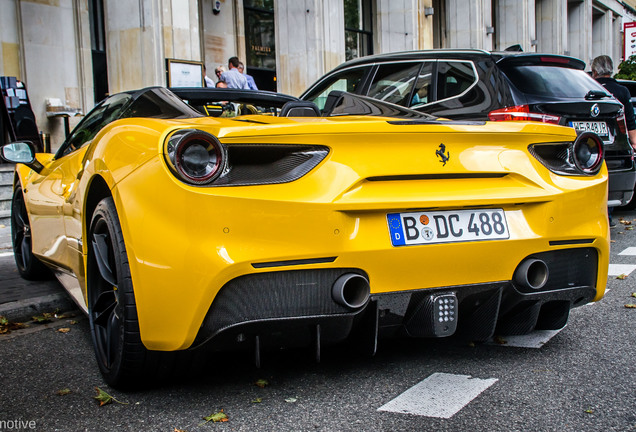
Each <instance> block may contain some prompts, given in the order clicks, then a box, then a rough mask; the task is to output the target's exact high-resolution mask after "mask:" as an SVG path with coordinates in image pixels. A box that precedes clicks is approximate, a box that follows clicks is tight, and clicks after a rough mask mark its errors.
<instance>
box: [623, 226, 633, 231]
mask: <svg viewBox="0 0 636 432" xmlns="http://www.w3.org/2000/svg"><path fill="white" fill-rule="evenodd" d="M625 229H626V230H628V231H631V230H633V229H634V227H633V226H629V227H626V228H625Z"/></svg>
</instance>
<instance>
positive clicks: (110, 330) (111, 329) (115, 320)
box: [105, 309, 121, 366]
mask: <svg viewBox="0 0 636 432" xmlns="http://www.w3.org/2000/svg"><path fill="white" fill-rule="evenodd" d="M120 331H121V322H120V320H119V316H118V315H117V310H116V309H114V310H113V312H112V313H111V314H110V319H109V320H108V326H107V327H106V347H105V348H106V359H107V361H108V364H109V366H110V365H111V364H112V363H113V361H114V359H115V355H116V353H117V352H118V351H119V333H120Z"/></svg>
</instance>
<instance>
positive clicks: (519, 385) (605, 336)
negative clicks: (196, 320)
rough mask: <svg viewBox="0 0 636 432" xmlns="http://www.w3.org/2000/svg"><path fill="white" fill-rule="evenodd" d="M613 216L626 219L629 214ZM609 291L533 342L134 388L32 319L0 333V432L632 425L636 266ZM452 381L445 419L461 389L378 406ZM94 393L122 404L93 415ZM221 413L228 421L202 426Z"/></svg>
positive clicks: (283, 357) (635, 420)
mask: <svg viewBox="0 0 636 432" xmlns="http://www.w3.org/2000/svg"><path fill="white" fill-rule="evenodd" d="M615 216H616V217H620V216H622V217H623V218H624V219H625V220H627V221H634V222H633V223H634V224H635V225H636V212H631V213H617V214H616V215H615ZM625 228H626V226H625V225H622V224H619V226H618V227H617V228H614V229H612V230H611V231H612V239H613V243H612V253H611V259H610V262H611V263H612V266H610V267H611V268H610V271H614V272H616V271H620V272H621V273H625V274H628V273H629V272H630V271H631V270H630V269H632V268H633V269H636V255H619V253H625V252H628V253H629V252H630V251H629V250H628V248H629V247H635V248H636V229H634V230H627V229H625ZM617 264H619V265H624V266H626V267H620V268H619V267H616V266H615V265H617ZM617 269H618V270H617ZM608 289H609V292H608V293H607V294H606V297H605V298H604V299H603V300H602V301H601V302H599V303H596V304H591V305H587V306H583V307H580V308H578V309H575V310H573V311H572V313H571V316H570V321H569V324H568V326H567V327H566V328H565V329H563V330H562V331H560V332H558V333H557V334H553V335H552V334H551V335H549V336H553V337H552V338H551V339H550V340H549V341H548V342H547V343H545V344H544V345H543V346H542V347H540V348H519V347H513V346H511V345H514V343H513V341H512V339H510V340H499V343H492V344H480V345H476V346H471V345H467V344H465V343H459V342H456V341H453V340H445V339H441V340H433V341H431V340H426V341H419V340H410V341H382V342H381V344H380V347H379V352H378V354H377V355H376V356H375V357H374V358H365V357H363V356H360V355H358V354H356V353H353V352H350V351H349V350H348V349H346V348H343V347H331V348H328V349H326V350H325V352H323V359H322V362H321V363H320V364H316V363H314V362H313V360H312V355H311V353H310V352H309V351H308V350H307V351H303V350H288V351H281V352H275V353H265V354H264V356H263V365H262V368H261V369H256V368H254V367H253V365H252V364H251V362H250V356H249V355H242V354H232V355H218V356H217V357H216V358H215V359H214V360H213V361H212V362H210V363H209V364H207V365H206V368H205V372H204V373H200V374H198V375H197V376H195V377H190V378H186V379H183V380H180V381H177V382H172V383H167V384H166V383H164V384H163V385H162V386H158V387H156V388H152V389H149V390H146V391H143V392H136V393H122V392H118V391H115V390H112V389H110V388H108V387H107V386H106V385H105V384H104V382H103V380H102V378H101V376H100V374H99V371H98V369H97V366H96V364H95V361H94V358H93V352H92V346H91V341H90V335H89V333H88V322H87V320H86V319H85V318H83V317H81V316H80V317H76V318H74V320H76V321H77V323H71V322H70V319H68V318H67V319H62V320H57V321H56V322H54V323H53V324H49V325H47V326H42V325H40V326H37V325H35V324H33V325H31V326H30V327H29V328H28V329H24V330H19V331H15V332H12V333H11V334H9V335H4V336H0V431H5V430H38V431H40V430H41V431H82V430H86V431H120V430H131V431H166V432H168V431H170V432H173V431H174V430H175V428H176V429H182V430H187V431H189V432H194V431H213V430H218V431H230V430H232V431H234V430H236V431H349V430H351V431H354V430H355V431H360V430H362V431H377V430H383V431H433V430H434V431H557V430H558V431H577V432H578V431H630V430H634V431H636V345H635V342H636V309H630V308H626V307H625V305H626V304H630V303H636V298H634V297H631V293H634V292H636V271H634V273H632V274H630V275H628V276H627V278H625V279H623V280H621V279H617V278H616V277H615V276H610V278H609V282H608ZM166 319H167V320H169V319H170V317H169V316H167V317H166ZM59 328H69V329H70V331H68V332H66V333H62V332H59V331H57V329H59ZM504 342H505V343H504ZM440 374H441V375H440ZM467 376H469V377H471V378H470V379H469V378H468V377H467ZM449 377H450V378H452V379H451V381H452V382H455V381H457V379H458V380H459V381H467V382H468V381H470V382H472V383H475V384H477V385H480V384H484V385H483V386H482V387H483V388H481V389H480V390H479V391H476V394H475V395H474V398H473V399H472V400H470V398H468V399H469V400H468V402H467V403H464V402H466V401H464V402H461V401H460V402H459V403H458V406H459V409H458V411H457V412H456V413H455V414H452V415H451V416H450V417H449V418H442V417H443V415H438V414H436V411H435V410H436V409H438V408H439V409H441V410H442V411H443V409H444V408H447V407H448V406H451V405H453V404H455V403H456V402H457V400H455V399H462V397H464V396H466V395H467V394H468V393H470V392H469V391H468V390H466V389H465V388H464V387H462V384H457V385H456V386H455V387H454V384H452V383H451V384H450V385H449V386H444V385H442V386H439V385H438V386H437V387H436V388H437V389H438V390H439V392H438V393H437V394H435V395H433V396H432V397H431V395H430V394H429V395H428V399H429V400H423V399H425V398H426V397H427V396H426V394H425V393H424V394H419V395H418V394H415V396H414V398H411V399H410V401H406V402H405V401H404V400H403V399H402V398H401V399H398V401H397V402H395V404H397V405H399V404H400V403H402V405H401V407H398V411H399V410H403V411H409V410H410V409H411V408H413V406H412V405H413V404H415V405H418V406H419V407H420V408H421V405H426V404H429V408H431V406H430V403H431V399H436V400H437V402H439V404H438V405H435V403H433V405H432V408H431V412H432V414H431V413H429V414H428V415H414V414H405V413H402V412H388V411H380V410H378V409H379V408H380V407H383V406H385V404H387V403H388V402H390V401H391V400H393V399H394V398H398V397H400V396H401V395H402V396H404V393H405V392H407V391H408V390H409V389H411V388H412V387H413V386H415V385H417V384H418V383H421V382H422V381H423V380H426V379H428V380H429V381H424V383H423V384H421V386H422V385H423V386H426V383H427V382H430V380H432V379H441V380H444V379H447V378H449ZM453 377H454V378H453ZM458 377H459V378H458ZM259 379H264V380H266V381H267V383H268V385H267V386H265V387H264V388H261V387H258V386H257V385H255V382H256V381H257V380H259ZM453 380H455V381H453ZM95 387H101V388H102V389H104V390H105V391H106V392H108V393H109V394H111V395H112V396H114V397H115V398H117V399H118V400H119V401H121V402H125V404H120V403H112V404H109V405H105V406H102V407H100V406H99V405H98V403H97V402H96V401H95V400H94V399H93V396H95V395H96V390H95ZM418 388H419V387H418ZM63 389H69V390H70V393H69V394H66V395H62V396H60V395H58V394H57V392H58V391H60V390H63ZM411 393H413V391H411ZM411 393H409V394H411ZM416 393H417V392H416ZM411 396H413V395H412V394H411ZM447 397H448V398H450V399H447ZM418 398H419V399H418ZM432 402H435V400H432ZM409 404H411V405H409ZM416 408H417V407H416ZM221 409H223V410H224V413H225V414H226V415H227V416H228V421H227V422H224V423H213V422H209V423H203V422H204V420H203V417H205V416H209V415H210V414H212V413H215V412H218V411H220V410H221ZM440 412H441V411H440ZM3 422H4V423H3ZM29 422H31V423H29ZM29 425H32V426H34V428H29Z"/></svg>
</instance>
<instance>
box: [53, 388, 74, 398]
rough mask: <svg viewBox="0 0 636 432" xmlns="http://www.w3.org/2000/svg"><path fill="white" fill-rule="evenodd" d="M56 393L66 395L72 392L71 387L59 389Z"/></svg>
mask: <svg viewBox="0 0 636 432" xmlns="http://www.w3.org/2000/svg"><path fill="white" fill-rule="evenodd" d="M56 393H57V395H58V396H66V395H67V394H70V393H71V389H67V388H65V389H62V390H58V391H57V392H56Z"/></svg>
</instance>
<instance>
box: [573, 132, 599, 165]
mask: <svg viewBox="0 0 636 432" xmlns="http://www.w3.org/2000/svg"><path fill="white" fill-rule="evenodd" d="M573 157H574V163H575V164H576V167H577V168H578V169H580V170H581V171H582V172H583V173H585V174H596V173H597V172H598V171H599V170H600V169H601V166H602V165H603V142H602V141H601V139H600V138H599V137H598V135H596V134H594V133H592V132H584V133H582V134H580V135H579V136H578V137H577V138H576V141H574V148H573Z"/></svg>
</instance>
